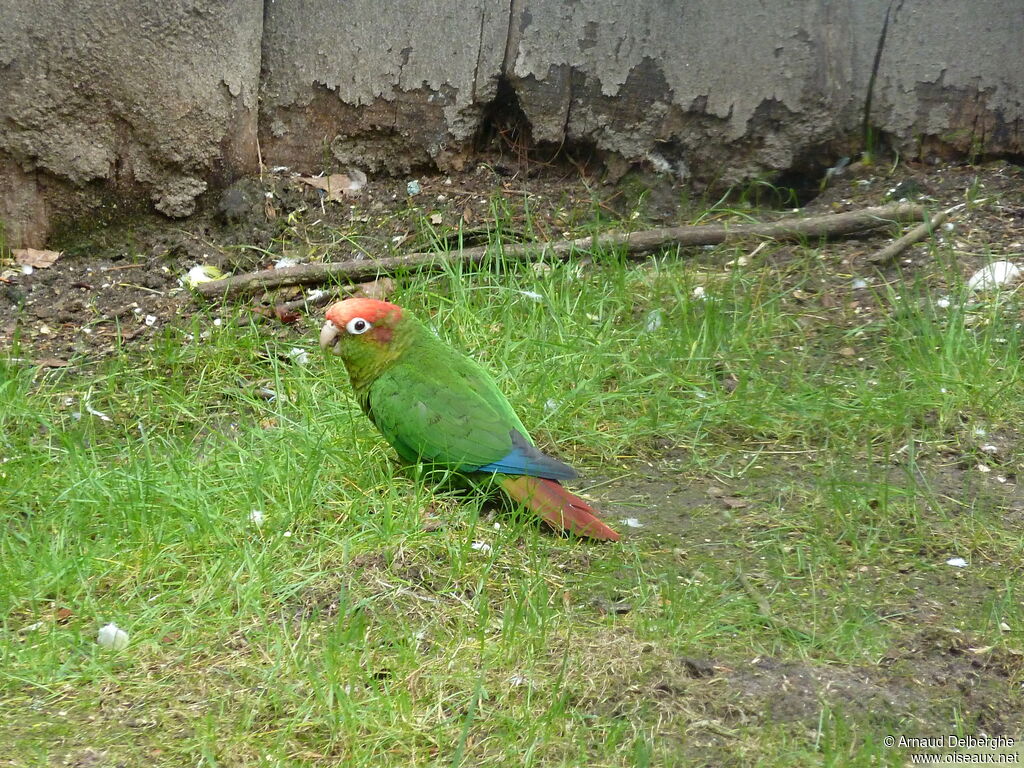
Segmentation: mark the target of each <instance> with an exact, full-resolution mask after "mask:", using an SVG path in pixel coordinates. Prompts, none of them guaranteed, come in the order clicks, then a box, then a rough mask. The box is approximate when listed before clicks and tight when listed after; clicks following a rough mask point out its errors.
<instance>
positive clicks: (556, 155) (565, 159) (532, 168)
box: [473, 77, 599, 175]
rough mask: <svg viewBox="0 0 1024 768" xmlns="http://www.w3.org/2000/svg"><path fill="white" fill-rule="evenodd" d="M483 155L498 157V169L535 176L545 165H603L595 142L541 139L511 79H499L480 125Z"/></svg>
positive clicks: (477, 140) (477, 146)
mask: <svg viewBox="0 0 1024 768" xmlns="http://www.w3.org/2000/svg"><path fill="white" fill-rule="evenodd" d="M473 149H474V151H476V152H477V153H479V154H494V155H497V156H498V161H497V163H496V164H494V165H495V170H497V171H499V172H504V173H508V174H509V175H512V174H515V173H526V174H527V175H535V174H536V173H539V172H540V170H541V168H542V166H556V167H557V166H563V165H571V166H573V167H574V168H575V169H576V170H578V171H584V172H586V171H588V170H591V169H590V166H592V165H597V164H599V159H598V156H597V154H598V153H597V151H596V149H595V146H594V143H593V142H592V141H564V142H560V143H555V142H543V141H541V142H538V141H535V140H534V138H533V127H532V126H531V125H530V119H529V118H528V117H527V116H526V113H525V112H524V111H523V108H522V106H521V105H520V103H519V97H518V96H517V95H516V92H515V89H514V88H513V87H512V84H511V83H510V82H509V80H508V79H507V78H504V77H502V78H501V79H500V80H499V81H498V88H497V92H496V94H495V97H494V99H493V100H492V101H491V102H490V103H489V104H488V105H487V106H486V107H485V108H484V114H483V118H482V119H481V121H480V127H479V128H478V129H477V132H476V135H475V136H474V138H473Z"/></svg>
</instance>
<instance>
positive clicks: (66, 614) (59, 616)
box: [53, 608, 75, 624]
mask: <svg viewBox="0 0 1024 768" xmlns="http://www.w3.org/2000/svg"><path fill="white" fill-rule="evenodd" d="M74 615H75V612H74V611H72V610H71V609H70V608H58V609H57V610H56V611H55V612H54V614H53V618H55V619H56V620H57V623H58V624H67V623H68V622H69V621H70V620H71V617H72V616H74Z"/></svg>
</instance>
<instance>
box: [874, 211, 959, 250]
mask: <svg viewBox="0 0 1024 768" xmlns="http://www.w3.org/2000/svg"><path fill="white" fill-rule="evenodd" d="M964 205H965V204H964V203H960V204H959V205H954V206H953V207H952V208H947V209H946V210H944V211H939V212H938V213H936V214H935V215H934V216H932V217H931V218H930V219H925V221H924V223H923V224H920V225H918V226H916V227H914V228H913V229H912V230H910V231H909V232H907V234H905V235H904V236H903V237H901V238H899V239H897V240H893V241H892V242H891V243H889V244H888V245H887V246H885V248H883V249H882V250H880V251H877V252H876V253H873V254H872V255H871V256H868V261H869V262H871V263H872V264H884V263H886V262H889V261H892V260H893V259H895V258H896V257H897V256H899V255H900V254H901V253H903V252H904V251H905V250H907V248H909V247H910V246H912V245H913V244H914V243H917V242H919V241H921V240H924V239H925V238H926V237H928V236H929V235H931V234H932V232H934V231H935V230H936V228H937V227H940V226H941V225H942V223H943V222H944V221H945V220H946V219H948V218H949V216H950V215H951V214H953V213H955V212H956V211H957V209H959V208H963V207H964Z"/></svg>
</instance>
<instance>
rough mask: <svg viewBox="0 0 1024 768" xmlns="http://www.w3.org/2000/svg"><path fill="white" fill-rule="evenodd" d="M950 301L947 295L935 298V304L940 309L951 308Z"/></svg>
mask: <svg viewBox="0 0 1024 768" xmlns="http://www.w3.org/2000/svg"><path fill="white" fill-rule="evenodd" d="M949 305H950V301H949V299H947V298H946V297H945V296H943V297H942V298H940V299H936V300H935V306H936V307H938V308H939V309H949Z"/></svg>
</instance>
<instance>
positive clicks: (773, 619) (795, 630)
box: [736, 565, 812, 638]
mask: <svg viewBox="0 0 1024 768" xmlns="http://www.w3.org/2000/svg"><path fill="white" fill-rule="evenodd" d="M736 579H737V580H738V581H739V583H740V586H741V587H743V591H744V592H746V593H747V596H748V597H749V598H750V599H751V600H753V601H754V604H755V605H757V614H758V616H760V617H761V618H762V619H764V620H765V621H766V622H768V623H769V624H771V625H772V626H773V627H775V628H776V629H779V630H785V631H787V632H790V633H792V634H795V635H798V636H802V637H805V638H810V637H812V635H811V633H809V632H807V631H805V630H803V629H800V628H799V627H795V626H793V625H792V624H787V623H786V622H784V621H781V620H780V619H779V618H778V617H777V616H776V615H775V614H774V613H773V612H772V607H771V606H770V605H768V601H767V600H766V599H765V597H764V595H762V594H761V593H760V592H758V591H757V590H756V589H754V585H753V584H751V583H750V579H748V578H747V574H745V573H744V572H743V568H742V567H740V566H738V565H737V566H736Z"/></svg>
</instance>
